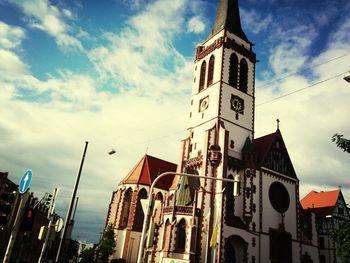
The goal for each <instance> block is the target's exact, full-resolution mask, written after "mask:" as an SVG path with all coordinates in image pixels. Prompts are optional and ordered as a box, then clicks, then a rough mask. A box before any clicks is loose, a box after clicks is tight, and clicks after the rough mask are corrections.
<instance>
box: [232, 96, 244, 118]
mask: <svg viewBox="0 0 350 263" xmlns="http://www.w3.org/2000/svg"><path fill="white" fill-rule="evenodd" d="M231 109H232V110H234V111H235V112H237V113H240V114H243V110H244V100H243V99H241V98H240V97H238V96H235V95H231Z"/></svg>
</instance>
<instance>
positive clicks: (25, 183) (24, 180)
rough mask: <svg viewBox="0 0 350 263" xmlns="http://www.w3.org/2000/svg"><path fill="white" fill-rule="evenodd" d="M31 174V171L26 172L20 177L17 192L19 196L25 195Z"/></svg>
mask: <svg viewBox="0 0 350 263" xmlns="http://www.w3.org/2000/svg"><path fill="white" fill-rule="evenodd" d="M32 177H33V173H32V170H27V171H26V172H25V173H24V175H23V176H22V179H21V181H20V182H19V186H18V190H19V192H20V193H21V194H23V193H25V192H26V191H27V190H28V188H29V185H30V182H31V181H32Z"/></svg>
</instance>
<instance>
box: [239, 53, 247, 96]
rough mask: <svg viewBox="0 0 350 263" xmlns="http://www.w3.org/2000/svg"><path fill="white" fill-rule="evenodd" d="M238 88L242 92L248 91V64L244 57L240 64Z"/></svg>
mask: <svg viewBox="0 0 350 263" xmlns="http://www.w3.org/2000/svg"><path fill="white" fill-rule="evenodd" d="M239 89H240V90H241V91H242V92H244V93H247V91H248V64H247V61H246V60H245V59H242V60H241V64H240V71H239Z"/></svg>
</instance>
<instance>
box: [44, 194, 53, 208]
mask: <svg viewBox="0 0 350 263" xmlns="http://www.w3.org/2000/svg"><path fill="white" fill-rule="evenodd" d="M51 201H52V194H49V193H46V194H45V205H46V206H50V204H51Z"/></svg>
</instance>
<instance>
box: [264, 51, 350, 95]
mask: <svg viewBox="0 0 350 263" xmlns="http://www.w3.org/2000/svg"><path fill="white" fill-rule="evenodd" d="M349 55H350V53H347V54H344V55H341V56H339V57H335V58H332V59H330V60H327V61H324V62H321V63H319V64H315V65H310V66H308V67H304V68H302V69H300V70H297V71H294V72H292V73H290V74H288V75H285V76H283V77H281V78H276V79H273V80H271V81H269V82H267V83H265V84H264V85H262V86H259V87H258V88H265V87H268V86H269V85H270V84H272V83H274V82H278V81H281V80H284V79H287V78H290V77H292V76H294V75H296V74H298V73H302V72H303V71H305V70H307V69H311V68H317V67H319V66H322V65H325V64H327V63H329V62H332V61H334V60H337V59H340V58H343V57H346V56H349Z"/></svg>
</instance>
